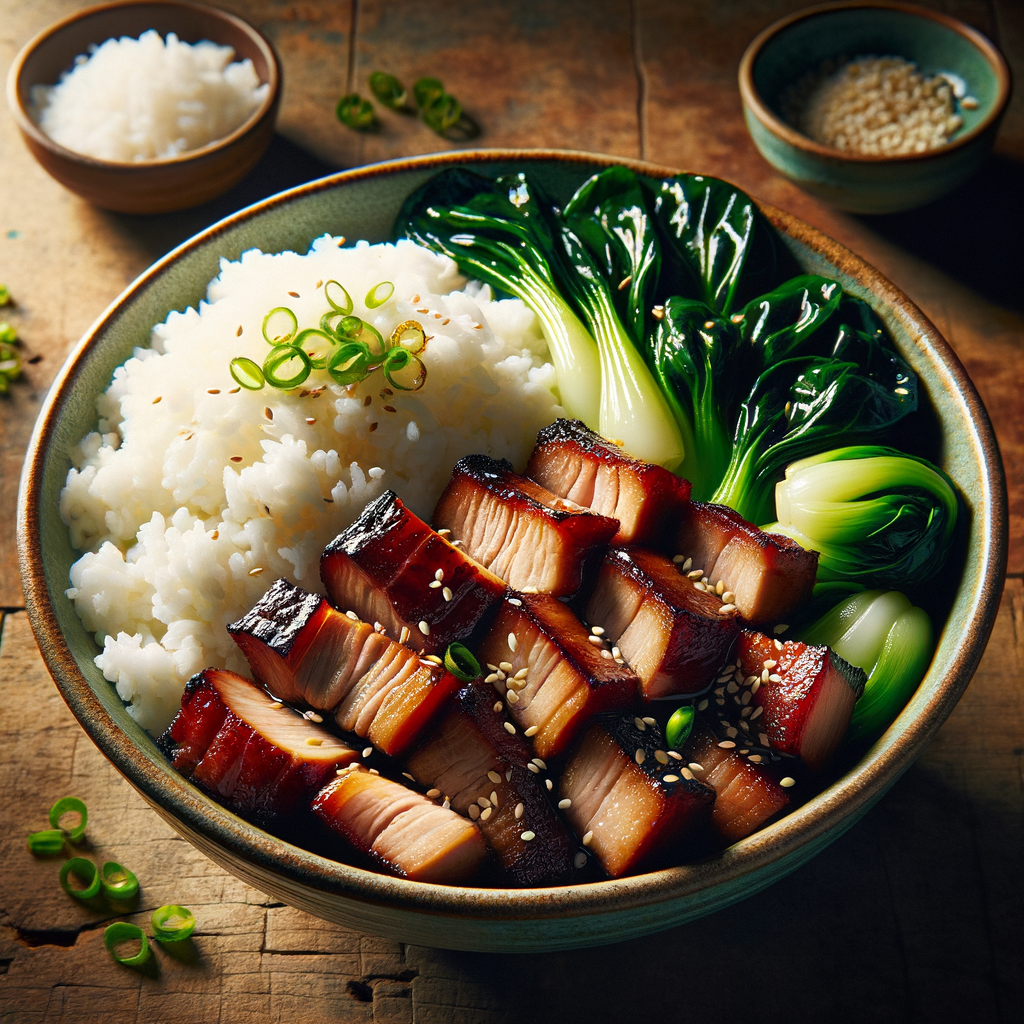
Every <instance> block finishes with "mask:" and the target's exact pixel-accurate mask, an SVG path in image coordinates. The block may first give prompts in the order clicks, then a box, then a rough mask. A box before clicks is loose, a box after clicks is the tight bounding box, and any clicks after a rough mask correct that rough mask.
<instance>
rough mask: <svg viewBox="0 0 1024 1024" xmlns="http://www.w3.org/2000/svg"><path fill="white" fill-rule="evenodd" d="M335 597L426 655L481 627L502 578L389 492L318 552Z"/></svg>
mask: <svg viewBox="0 0 1024 1024" xmlns="http://www.w3.org/2000/svg"><path fill="white" fill-rule="evenodd" d="M320 577H321V579H322V580H323V581H324V586H325V587H326V588H327V596H328V597H329V598H330V600H331V603H332V604H333V605H334V606H335V607H336V608H340V609H341V610H342V611H348V610H352V611H354V612H355V614H356V615H358V616H359V618H361V619H363V620H364V621H365V622H374V623H376V622H379V623H381V624H382V625H383V626H384V628H385V629H386V630H387V631H388V633H389V634H390V635H391V636H393V637H396V638H397V639H398V640H399V641H400V642H401V643H403V644H407V645H408V646H410V647H412V648H414V649H415V650H417V651H423V652H424V653H426V654H437V653H443V652H444V651H445V649H446V648H447V647H448V645H449V644H450V643H451V642H452V641H453V640H466V639H468V638H469V637H470V636H471V635H472V634H473V633H474V632H475V631H476V630H477V628H478V627H480V628H482V627H483V626H484V625H485V624H486V621H487V619H488V617H489V613H491V612H492V611H493V610H494V607H495V606H496V604H497V602H498V600H499V599H500V598H501V597H502V595H503V594H504V593H505V590H506V587H505V584H504V582H503V581H502V580H501V579H500V578H499V577H497V576H495V575H494V573H492V572H490V571H488V570H487V569H485V568H484V567H483V566H482V565H480V564H479V563H478V562H476V561H474V560H473V559H472V558H470V557H469V556H468V555H466V554H465V553H464V552H463V551H460V550H459V548H458V547H457V546H456V545H454V544H452V543H450V542H449V541H448V540H447V539H446V538H445V537H443V536H440V535H439V534H437V533H435V532H434V531H433V530H432V529H431V528H430V527H429V526H428V525H427V524H426V523H425V522H423V520H422V519H420V518H419V517H418V516H415V515H413V514H412V512H410V511H409V510H408V509H407V508H406V507H405V505H403V504H402V501H401V500H400V499H399V498H398V497H397V496H396V495H395V493H394V491H386V492H385V493H384V494H382V495H381V496H380V497H379V498H377V499H376V500H375V501H372V502H370V504H369V505H367V506H366V508H365V509H363V511H362V513H361V514H360V516H359V518H358V519H357V520H356V521H355V522H354V523H353V524H352V525H351V526H350V527H349V528H348V529H347V530H345V531H344V532H343V533H341V534H339V535H338V536H337V537H335V539H334V540H332V541H331V543H330V544H328V545H327V547H326V549H325V550H324V553H323V557H322V558H321V559H320Z"/></svg>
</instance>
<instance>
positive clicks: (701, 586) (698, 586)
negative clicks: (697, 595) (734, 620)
mask: <svg viewBox="0 0 1024 1024" xmlns="http://www.w3.org/2000/svg"><path fill="white" fill-rule="evenodd" d="M693 587H694V590H699V591H701V593H703V592H704V591H706V590H707V589H708V588H707V587H706V586H705V585H704V584H703V583H699V582H698V583H694V585H693ZM719 611H721V609H719Z"/></svg>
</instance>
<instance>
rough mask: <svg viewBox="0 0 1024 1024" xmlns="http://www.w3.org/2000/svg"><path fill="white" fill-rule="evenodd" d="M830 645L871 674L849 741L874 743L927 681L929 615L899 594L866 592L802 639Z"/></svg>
mask: <svg viewBox="0 0 1024 1024" xmlns="http://www.w3.org/2000/svg"><path fill="white" fill-rule="evenodd" d="M800 638H801V639H802V640H803V641H805V642H806V643H811V644H828V646H829V647H831V648H832V650H833V651H835V652H836V654H838V655H839V656H840V657H841V658H845V659H846V660H847V661H848V662H850V664H851V665H856V666H857V667H858V668H862V669H864V671H865V672H867V674H868V679H867V683H866V684H865V686H864V693H863V694H862V695H861V697H860V699H859V700H858V701H857V703H856V704H855V705H854V707H853V717H852V718H851V720H850V728H849V731H848V733H847V739H848V740H851V741H853V742H865V743H868V742H871V741H873V740H875V739H877V738H878V736H880V735H881V734H882V733H883V732H884V731H885V729H886V728H887V727H888V726H889V724H890V723H891V722H892V721H893V719H894V718H895V717H896V716H897V715H898V714H899V713H900V711H902V710H903V707H904V705H905V704H906V703H907V701H908V700H909V699H910V695H911V694H912V693H913V692H914V690H915V689H916V688H917V685H918V683H920V682H921V680H922V679H923V678H924V674H925V671H926V670H927V668H928V665H929V663H930V662H931V659H932V653H933V651H934V649H935V643H934V639H933V636H932V624H931V620H930V619H929V618H928V615H927V613H926V612H924V611H923V610H922V609H921V608H916V607H915V606H914V605H912V604H911V603H910V601H909V600H908V599H907V597H906V596H904V595H903V594H901V593H900V592H899V591H896V590H890V591H883V590H866V591H864V592H863V593H860V594H855V595H854V596H853V597H848V598H846V599H845V600H843V601H840V602H839V604H837V605H836V606H835V607H834V608H832V609H831V610H830V611H828V612H826V613H825V615H823V616H822V617H821V618H820V619H818V621H817V622H815V623H814V624H813V625H811V626H809V627H807V629H806V630H804V631H803V633H802V635H801V637H800Z"/></svg>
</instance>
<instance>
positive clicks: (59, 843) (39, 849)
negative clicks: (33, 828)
mask: <svg viewBox="0 0 1024 1024" xmlns="http://www.w3.org/2000/svg"><path fill="white" fill-rule="evenodd" d="M63 849H64V833H63V832H61V830H60V829H59V828H48V829H46V830H45V831H43V832H33V833H32V834H31V835H30V836H29V837H28V850H29V853H31V854H33V855H34V856H36V857H52V856H53V854H55V853H60V852H61V850H63Z"/></svg>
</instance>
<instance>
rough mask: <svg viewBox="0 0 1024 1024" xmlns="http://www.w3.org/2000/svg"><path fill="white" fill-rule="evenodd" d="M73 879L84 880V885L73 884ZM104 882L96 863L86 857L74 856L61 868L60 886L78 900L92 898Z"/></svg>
mask: <svg viewBox="0 0 1024 1024" xmlns="http://www.w3.org/2000/svg"><path fill="white" fill-rule="evenodd" d="M73 879H77V880H78V881H79V882H82V883H83V884H82V887H81V888H78V886H76V885H73V884H72V880H73ZM102 884H103V883H102V880H101V878H100V873H99V871H97V870H96V865H95V864H93V862H92V861H91V860H87V859H86V858H85V857H72V858H71V859H70V860H66V861H65V862H64V864H63V866H62V867H61V869H60V887H61V888H62V889H63V890H64V891H65V892H66V893H67V894H68V895H69V896H73V897H74V898H75V899H76V900H91V899H92V898H93V896H96V895H98V894H99V891H100V889H101V888H102Z"/></svg>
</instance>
